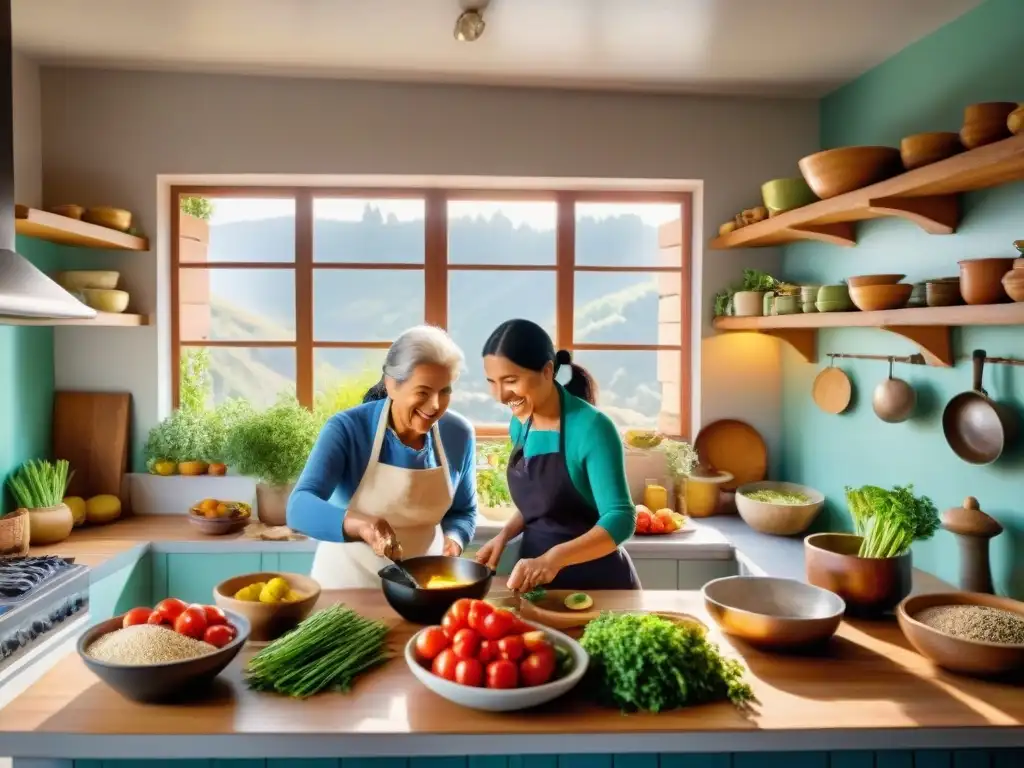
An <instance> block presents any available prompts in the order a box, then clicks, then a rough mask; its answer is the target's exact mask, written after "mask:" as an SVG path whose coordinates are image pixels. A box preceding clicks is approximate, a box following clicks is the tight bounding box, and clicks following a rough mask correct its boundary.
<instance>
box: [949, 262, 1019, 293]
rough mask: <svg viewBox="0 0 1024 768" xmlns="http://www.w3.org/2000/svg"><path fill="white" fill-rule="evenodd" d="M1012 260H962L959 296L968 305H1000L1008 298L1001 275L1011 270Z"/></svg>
mask: <svg viewBox="0 0 1024 768" xmlns="http://www.w3.org/2000/svg"><path fill="white" fill-rule="evenodd" d="M1013 261H1014V260H1013V259H1004V258H990V259H964V260H963V261H961V262H960V294H961V295H962V296H963V297H964V301H965V302H967V303H968V304H1001V303H1003V302H1005V301H1007V300H1008V299H1009V298H1010V297H1009V296H1007V295H1006V290H1005V289H1004V288H1003V283H1002V280H1003V275H1005V274H1006V273H1007V272H1009V271H1010V270H1011V269H1013Z"/></svg>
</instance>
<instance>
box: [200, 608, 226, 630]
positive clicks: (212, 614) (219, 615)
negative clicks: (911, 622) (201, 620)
mask: <svg viewBox="0 0 1024 768" xmlns="http://www.w3.org/2000/svg"><path fill="white" fill-rule="evenodd" d="M203 613H205V614H206V624H207V626H210V627H213V626H216V625H217V624H227V623H228V617H227V615H226V614H225V613H224V611H222V610H221V609H220V608H218V607H217V606H216V605H204V606H203Z"/></svg>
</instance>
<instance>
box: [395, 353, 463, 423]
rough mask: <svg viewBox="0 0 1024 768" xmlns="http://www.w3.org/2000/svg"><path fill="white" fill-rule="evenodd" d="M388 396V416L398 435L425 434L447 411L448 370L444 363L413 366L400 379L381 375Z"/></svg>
mask: <svg viewBox="0 0 1024 768" xmlns="http://www.w3.org/2000/svg"><path fill="white" fill-rule="evenodd" d="M384 384H385V386H386V387H387V390H388V397H390V398H391V419H392V421H394V424H395V430H396V431H397V432H398V433H399V434H401V433H403V432H406V431H409V432H412V433H415V434H420V435H425V434H426V433H427V432H429V431H430V428H431V427H432V426H434V424H436V423H437V420H438V419H440V418H441V416H442V415H444V412H445V411H447V410H448V403H449V402H451V399H452V371H451V369H450V368H448V367H447V366H445V365H427V364H424V365H417V366H416V367H415V368H413V371H412V375H411V376H410V377H409V378H408V379H406V380H405V381H403V382H398V381H396V380H395V379H392V378H391V377H385V379H384Z"/></svg>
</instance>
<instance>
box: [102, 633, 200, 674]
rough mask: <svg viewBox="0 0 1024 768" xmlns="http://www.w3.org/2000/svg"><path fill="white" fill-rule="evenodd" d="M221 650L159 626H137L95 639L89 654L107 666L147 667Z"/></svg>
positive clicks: (186, 659)
mask: <svg viewBox="0 0 1024 768" xmlns="http://www.w3.org/2000/svg"><path fill="white" fill-rule="evenodd" d="M216 650H217V649H216V648H215V647H214V646H212V645H210V644H209V643H204V642H203V641H202V640H193V639H192V638H191V637H186V636H185V635H180V634H178V633H177V632H175V631H174V630H173V629H167V628H166V627H161V626H157V625H155V624H136V625H134V626H130V627H125V628H124V629H118V630H115V631H113V632H108V633H107V634H105V635H103V636H101V637H99V638H97V639H96V640H94V641H93V642H92V643H91V644H90V645H89V647H88V648H86V649H85V652H86V654H87V655H88V656H89V657H90V658H93V659H96V661H102V662H105V663H107V664H124V665H128V666H135V667H144V666H149V665H151V664H168V663H170V662H174V661H188V660H190V659H197V658H199V657H200V656H206V655H208V654H211V653H213V652H214V651H216Z"/></svg>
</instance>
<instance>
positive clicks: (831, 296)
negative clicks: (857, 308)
mask: <svg viewBox="0 0 1024 768" xmlns="http://www.w3.org/2000/svg"><path fill="white" fill-rule="evenodd" d="M814 306H815V308H816V309H817V310H818V311H819V312H849V311H851V310H852V309H854V306H853V302H852V301H851V300H850V289H849V288H848V287H847V286H845V285H823V286H821V288H819V289H818V297H817V300H816V301H815V302H814Z"/></svg>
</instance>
